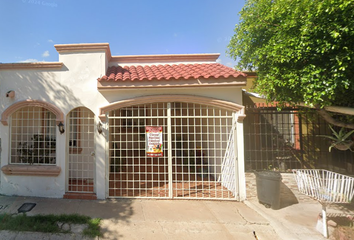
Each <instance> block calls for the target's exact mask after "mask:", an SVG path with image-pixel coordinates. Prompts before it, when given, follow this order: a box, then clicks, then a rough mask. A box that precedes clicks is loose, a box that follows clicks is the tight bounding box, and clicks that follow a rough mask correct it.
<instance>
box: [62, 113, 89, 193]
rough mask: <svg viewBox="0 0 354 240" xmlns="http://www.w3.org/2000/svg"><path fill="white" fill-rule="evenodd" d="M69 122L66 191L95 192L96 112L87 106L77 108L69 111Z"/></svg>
mask: <svg viewBox="0 0 354 240" xmlns="http://www.w3.org/2000/svg"><path fill="white" fill-rule="evenodd" d="M68 123H69V129H68V135H69V142H68V145H69V146H68V151H69V154H68V156H69V157H68V163H69V164H67V167H68V169H67V171H68V174H67V180H66V181H67V184H66V186H67V189H66V192H71V193H73V192H74V193H94V192H95V184H94V183H95V152H94V150H95V149H94V146H95V142H94V128H95V127H94V126H95V125H94V124H95V119H94V114H93V113H92V112H91V111H90V110H89V109H87V108H84V107H80V108H76V109H74V110H72V111H71V112H70V113H69V117H68Z"/></svg>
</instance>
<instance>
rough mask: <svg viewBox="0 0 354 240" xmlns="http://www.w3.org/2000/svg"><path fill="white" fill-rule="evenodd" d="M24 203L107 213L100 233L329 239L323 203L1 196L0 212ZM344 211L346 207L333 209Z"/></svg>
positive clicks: (47, 210) (43, 210)
mask: <svg viewBox="0 0 354 240" xmlns="http://www.w3.org/2000/svg"><path fill="white" fill-rule="evenodd" d="M23 203H36V204H37V205H36V206H35V207H34V208H33V209H32V210H31V211H30V212H28V213H27V215H29V216H30V215H36V214H63V213H65V214H71V213H78V214H83V215H87V216H90V217H94V218H101V219H102V221H101V230H102V233H103V237H99V238H96V239H183V240H185V239H186V240H188V239H193V240H197V239H203V240H208V239H213V240H215V239H218V240H219V239H255V238H254V236H253V231H255V232H256V234H257V236H258V238H259V239H260V240H268V239H269V240H281V239H287V240H291V239H302V240H306V239H315V240H316V239H319V240H322V239H325V238H323V237H322V235H321V233H319V232H317V231H316V229H315V227H316V223H317V216H318V214H319V213H320V212H321V205H320V204H319V203H318V202H317V201H313V202H306V203H297V204H293V205H289V206H286V207H283V208H281V209H279V210H273V209H270V208H266V207H264V206H263V205H261V204H259V203H258V201H256V200H250V201H245V202H244V203H240V202H232V201H198V200H145V199H119V200H69V199H50V198H34V197H7V196H0V213H10V214H12V213H17V209H18V208H19V207H20V206H21V205H22V204H23ZM348 211H350V210H348ZM328 212H329V213H331V212H332V213H334V212H339V213H343V209H331V208H329V209H328ZM0 236H1V237H0V239H6V240H7V239H9V240H22V239H26V240H27V239H36V240H38V239H53V240H54V239H55V240H59V239H89V238H85V237H83V236H82V235H81V234H44V233H27V232H26V233H23V232H22V233H21V232H19V233H17V232H9V231H0Z"/></svg>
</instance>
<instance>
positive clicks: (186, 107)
mask: <svg viewBox="0 0 354 240" xmlns="http://www.w3.org/2000/svg"><path fill="white" fill-rule="evenodd" d="M146 126H159V127H162V129H163V130H162V134H163V143H162V148H163V156H162V157H148V156H146V151H145V144H146V139H145V138H146V134H145V127H146ZM234 131H235V121H234V114H233V112H231V111H227V110H223V109H219V108H215V107H211V106H206V105H200V104H192V103H180V102H172V103H153V104H144V105H138V106H132V107H127V108H121V109H117V110H114V111H111V112H110V113H109V197H149V198H191V199H205V198H209V199H235V196H236V194H237V193H236V171H235V158H236V157H235V151H234Z"/></svg>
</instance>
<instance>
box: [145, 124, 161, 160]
mask: <svg viewBox="0 0 354 240" xmlns="http://www.w3.org/2000/svg"><path fill="white" fill-rule="evenodd" d="M145 129H146V156H148V157H163V146H162V127H155V126H146V127H145Z"/></svg>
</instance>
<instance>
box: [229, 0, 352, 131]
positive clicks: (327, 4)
mask: <svg viewBox="0 0 354 240" xmlns="http://www.w3.org/2000/svg"><path fill="white" fill-rule="evenodd" d="M234 31H235V34H234V36H233V37H232V39H231V41H230V44H229V46H228V53H229V55H230V56H231V57H233V58H234V59H236V60H237V61H238V66H237V67H238V68H239V69H241V70H248V71H256V72H257V76H258V77H257V79H256V80H255V82H254V91H256V92H258V93H260V94H263V95H264V96H266V98H267V99H268V100H269V101H274V100H276V101H278V102H280V103H281V104H285V103H291V104H298V103H304V104H305V105H307V106H311V107H315V108H317V109H318V110H319V112H320V114H321V115H322V116H324V117H325V119H326V120H329V121H332V122H331V123H332V124H333V123H334V124H335V125H338V126H343V127H350V128H354V124H350V123H349V124H348V123H342V122H339V121H336V122H333V118H332V117H331V116H330V115H329V114H328V112H326V111H324V110H323V108H324V107H326V106H345V107H348V106H350V107H354V62H353V60H354V0H247V1H246V4H245V6H244V7H243V9H242V10H241V12H240V22H239V24H237V25H236V27H235V30H234Z"/></svg>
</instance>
